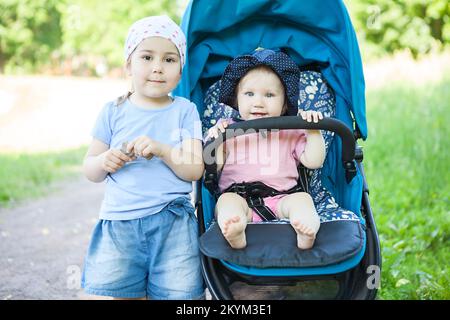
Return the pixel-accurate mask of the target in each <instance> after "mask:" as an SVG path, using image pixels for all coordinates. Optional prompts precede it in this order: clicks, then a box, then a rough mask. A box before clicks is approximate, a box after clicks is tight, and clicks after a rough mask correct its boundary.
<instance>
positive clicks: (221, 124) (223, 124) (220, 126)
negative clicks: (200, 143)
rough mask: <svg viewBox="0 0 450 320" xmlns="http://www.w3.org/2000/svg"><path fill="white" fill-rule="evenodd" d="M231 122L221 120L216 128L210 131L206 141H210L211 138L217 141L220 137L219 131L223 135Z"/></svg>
mask: <svg viewBox="0 0 450 320" xmlns="http://www.w3.org/2000/svg"><path fill="white" fill-rule="evenodd" d="M229 121H230V119H220V120H219V121H218V122H217V124H216V125H215V126H214V127H212V128H210V129H209V130H208V135H207V136H206V140H209V139H211V138H215V139H217V137H219V131H220V132H222V133H223V132H225V129H226V128H227V127H228V124H229V123H228V122H229Z"/></svg>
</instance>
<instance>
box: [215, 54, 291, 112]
mask: <svg viewBox="0 0 450 320" xmlns="http://www.w3.org/2000/svg"><path fill="white" fill-rule="evenodd" d="M258 66H267V67H269V68H271V69H272V70H273V71H274V72H275V73H276V74H277V75H278V77H279V78H280V80H281V82H282V83H283V85H284V89H285V91H286V96H287V100H288V101H287V104H288V111H287V114H288V115H297V112H298V95H299V87H298V85H299V81H300V70H299V68H298V67H297V65H296V64H295V62H294V61H293V60H292V59H291V58H290V57H289V56H288V55H287V54H285V53H283V52H275V51H273V50H268V49H264V50H260V51H256V52H255V53H254V54H252V55H243V56H239V57H237V58H235V59H234V60H232V61H231V62H230V63H229V64H228V66H227V67H226V68H225V71H224V73H223V75H222V80H221V84H220V98H219V102H221V103H225V104H227V105H229V106H231V107H233V108H234V109H236V110H237V106H236V105H234V104H235V94H236V92H235V90H236V86H237V85H238V83H239V81H240V80H241V79H242V77H243V76H245V74H246V73H247V72H249V71H250V70H251V69H254V68H256V67H258Z"/></svg>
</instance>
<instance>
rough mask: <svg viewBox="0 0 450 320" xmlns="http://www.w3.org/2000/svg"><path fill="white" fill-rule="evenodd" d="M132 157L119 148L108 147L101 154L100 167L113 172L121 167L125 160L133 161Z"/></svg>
mask: <svg viewBox="0 0 450 320" xmlns="http://www.w3.org/2000/svg"><path fill="white" fill-rule="evenodd" d="M133 160H134V158H133V157H129V156H127V155H126V154H124V153H123V152H122V151H120V150H119V149H109V150H108V151H106V152H105V153H104V154H103V159H102V169H103V170H105V171H106V172H109V173H114V172H116V171H117V170H119V169H120V168H122V167H123V166H124V165H125V163H126V162H129V161H133Z"/></svg>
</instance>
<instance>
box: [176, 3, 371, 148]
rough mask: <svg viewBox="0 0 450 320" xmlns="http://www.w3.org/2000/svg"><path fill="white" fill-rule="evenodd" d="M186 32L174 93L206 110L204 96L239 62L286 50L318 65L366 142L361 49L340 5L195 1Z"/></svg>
mask: <svg viewBox="0 0 450 320" xmlns="http://www.w3.org/2000/svg"><path fill="white" fill-rule="evenodd" d="M182 28H183V30H184V32H185V33H186V36H187V41H188V44H187V45H188V56H187V63H186V66H185V69H184V71H183V77H182V80H181V82H180V84H179V86H178V88H177V90H176V91H175V94H177V95H181V96H185V97H187V98H189V99H191V100H192V101H193V102H194V103H196V105H197V106H198V108H199V112H200V114H202V111H203V94H204V92H205V91H206V89H207V86H209V85H211V84H212V82H214V81H215V80H217V79H218V78H219V77H220V76H221V75H222V73H223V71H224V69H225V67H226V65H227V64H228V63H229V62H230V61H231V59H233V58H234V57H236V56H238V55H241V54H249V53H251V52H253V51H254V50H255V49H256V48H258V47H262V48H266V49H277V48H281V49H283V50H285V51H286V52H287V53H288V54H289V55H290V56H291V57H292V58H293V59H294V60H295V61H296V62H297V64H299V65H307V64H309V63H311V62H315V63H318V64H319V67H320V69H321V70H320V71H321V72H322V73H323V75H324V76H325V78H326V79H327V81H328V82H329V84H330V85H331V87H332V88H333V89H334V90H335V93H336V117H337V118H338V119H340V120H342V121H344V122H345V123H346V124H347V125H348V126H349V127H350V128H351V127H352V125H353V119H352V117H353V118H354V120H355V121H356V124H357V125H358V128H359V130H360V132H361V134H362V136H363V138H364V139H365V138H366V136H367V126H366V118H365V99H364V76H363V70H362V64H361V58H360V53H359V48H358V44H357V40H356V36H355V32H354V30H353V27H352V24H351V21H350V18H349V15H348V13H347V10H346V8H345V6H344V4H343V3H342V1H341V0H310V1H282V0H276V1H274V0H239V1H221V0H194V1H191V2H190V3H189V5H188V7H187V9H186V12H185V15H184V17H183V21H182Z"/></svg>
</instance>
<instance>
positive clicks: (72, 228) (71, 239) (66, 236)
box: [0, 178, 104, 300]
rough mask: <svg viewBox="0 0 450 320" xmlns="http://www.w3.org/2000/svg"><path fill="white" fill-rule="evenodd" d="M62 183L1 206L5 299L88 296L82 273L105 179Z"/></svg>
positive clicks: (0, 295) (1, 291)
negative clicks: (42, 193)
mask: <svg viewBox="0 0 450 320" xmlns="http://www.w3.org/2000/svg"><path fill="white" fill-rule="evenodd" d="M61 186H62V187H61V188H60V189H59V190H58V191H57V192H55V193H53V194H51V195H50V196H48V197H46V198H43V199H38V200H31V201H28V202H26V203H24V204H22V205H20V206H18V207H16V208H13V209H0V300H5V299H6V300H8V299H14V300H15V299H79V298H86V296H84V295H83V293H82V290H81V289H80V288H79V279H80V278H79V277H80V274H81V269H82V263H83V259H84V255H85V251H86V249H87V245H88V243H89V238H90V235H91V232H92V228H93V226H94V224H95V223H96V221H97V217H98V210H99V208H100V204H101V200H102V198H103V191H104V184H95V183H91V182H88V181H87V180H86V179H84V178H80V179H79V180H78V181H75V182H73V183H70V184H67V183H61Z"/></svg>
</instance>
